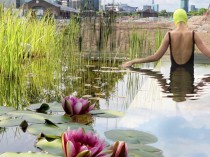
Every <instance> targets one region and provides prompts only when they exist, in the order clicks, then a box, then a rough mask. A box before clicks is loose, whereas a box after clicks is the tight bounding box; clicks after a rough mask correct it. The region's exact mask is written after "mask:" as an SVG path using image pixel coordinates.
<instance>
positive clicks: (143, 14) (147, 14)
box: [139, 9, 158, 18]
mask: <svg viewBox="0 0 210 157" xmlns="http://www.w3.org/2000/svg"><path fill="white" fill-rule="evenodd" d="M139 14H140V17H142V18H145V17H158V12H156V11H154V10H152V9H146V10H141V11H140V12H139Z"/></svg>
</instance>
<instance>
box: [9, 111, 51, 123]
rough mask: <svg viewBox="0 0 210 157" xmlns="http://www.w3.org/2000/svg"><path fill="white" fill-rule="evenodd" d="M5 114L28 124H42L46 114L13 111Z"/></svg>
mask: <svg viewBox="0 0 210 157" xmlns="http://www.w3.org/2000/svg"><path fill="white" fill-rule="evenodd" d="M7 114H8V115H11V116H13V117H17V119H22V120H26V121H27V122H28V123H44V122H45V119H46V118H47V117H46V116H47V115H46V114H43V113H37V112H32V111H14V112H9V113H7Z"/></svg>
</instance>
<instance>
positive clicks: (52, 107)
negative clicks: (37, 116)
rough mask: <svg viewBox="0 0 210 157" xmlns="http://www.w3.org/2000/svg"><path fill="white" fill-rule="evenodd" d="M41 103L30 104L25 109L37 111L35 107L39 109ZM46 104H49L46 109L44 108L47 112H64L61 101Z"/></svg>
mask: <svg viewBox="0 0 210 157" xmlns="http://www.w3.org/2000/svg"><path fill="white" fill-rule="evenodd" d="M42 105H43V104H42V103H38V104H31V105H30V106H28V107H27V108H26V109H27V110H29V111H37V109H40V108H41V106H42ZM47 105H48V106H49V108H48V110H46V111H48V112H64V110H63V107H62V104H61V103H58V102H53V103H47ZM43 107H44V106H43ZM43 107H42V108H43ZM44 108H45V109H47V106H45V107H44Z"/></svg>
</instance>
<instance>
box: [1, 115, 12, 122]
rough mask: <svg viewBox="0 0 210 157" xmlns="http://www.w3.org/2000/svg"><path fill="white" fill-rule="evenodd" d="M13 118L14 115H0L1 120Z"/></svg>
mask: <svg viewBox="0 0 210 157" xmlns="http://www.w3.org/2000/svg"><path fill="white" fill-rule="evenodd" d="M11 118H12V116H8V115H2V116H0V121H2V120H6V119H11Z"/></svg>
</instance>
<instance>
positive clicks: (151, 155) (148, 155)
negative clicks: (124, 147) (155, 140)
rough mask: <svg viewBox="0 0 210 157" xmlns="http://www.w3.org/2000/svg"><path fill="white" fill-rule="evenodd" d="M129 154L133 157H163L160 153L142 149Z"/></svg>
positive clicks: (131, 151)
mask: <svg viewBox="0 0 210 157" xmlns="http://www.w3.org/2000/svg"><path fill="white" fill-rule="evenodd" d="M128 154H129V156H132V157H163V155H162V153H160V152H147V151H144V150H142V149H139V150H136V149H135V150H129V151H128Z"/></svg>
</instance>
